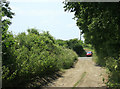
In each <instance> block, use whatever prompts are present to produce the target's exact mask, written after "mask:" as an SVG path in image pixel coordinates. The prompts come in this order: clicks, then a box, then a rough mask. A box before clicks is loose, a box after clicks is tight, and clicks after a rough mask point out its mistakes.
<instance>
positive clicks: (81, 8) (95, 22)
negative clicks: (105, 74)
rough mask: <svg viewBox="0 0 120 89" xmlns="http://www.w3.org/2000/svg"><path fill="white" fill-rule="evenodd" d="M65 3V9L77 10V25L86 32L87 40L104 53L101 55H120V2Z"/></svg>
mask: <svg viewBox="0 0 120 89" xmlns="http://www.w3.org/2000/svg"><path fill="white" fill-rule="evenodd" d="M64 3H65V6H64V8H65V11H70V12H75V17H74V18H76V21H77V23H76V24H77V26H78V27H79V28H80V29H81V30H82V33H84V37H85V41H86V42H88V43H89V42H90V43H91V44H92V45H93V47H94V48H95V49H96V52H97V54H98V55H99V54H100V55H102V56H100V55H99V57H106V56H114V57H116V56H118V54H119V52H120V50H119V45H120V41H119V40H120V35H119V33H120V29H119V24H118V22H119V12H120V9H119V8H120V6H119V3H100V2H98V3H80V2H75V3H71V2H64ZM114 53H115V54H114Z"/></svg>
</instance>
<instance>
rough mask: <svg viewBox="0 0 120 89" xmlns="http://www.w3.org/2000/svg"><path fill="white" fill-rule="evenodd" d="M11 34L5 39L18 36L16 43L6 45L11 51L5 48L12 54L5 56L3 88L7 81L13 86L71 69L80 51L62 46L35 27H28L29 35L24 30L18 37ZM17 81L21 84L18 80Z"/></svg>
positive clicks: (47, 33)
mask: <svg viewBox="0 0 120 89" xmlns="http://www.w3.org/2000/svg"><path fill="white" fill-rule="evenodd" d="M36 33H37V34H36ZM11 37H12V38H11V39H10V38H9V39H8V40H6V41H7V42H9V40H10V41H11V40H13V39H15V44H14V45H11V46H10V44H7V45H8V51H6V50H3V51H5V52H9V53H7V54H10V55H5V56H4V57H3V86H4V87H5V85H6V84H10V85H11V86H12V85H13V84H12V83H13V82H14V83H15V82H16V81H18V80H19V81H22V82H24V81H26V80H30V79H31V78H33V76H34V77H35V76H45V75H48V74H50V73H54V72H55V71H59V70H60V69H63V68H70V67H71V66H72V65H73V63H74V61H75V60H77V54H76V53H75V52H73V51H72V50H70V49H67V48H63V47H62V46H59V45H58V44H57V43H56V40H55V39H54V38H53V37H52V36H51V35H50V34H49V32H43V33H39V32H38V31H37V30H36V29H29V30H28V34H26V33H21V34H19V35H17V36H16V37H15V38H14V37H13V35H12V36H11ZM9 43H11V42H9ZM9 49H12V50H9ZM26 76H27V79H26ZM11 81H12V82H11ZM16 84H17V85H19V82H18V83H16ZM8 86H9V85H8Z"/></svg>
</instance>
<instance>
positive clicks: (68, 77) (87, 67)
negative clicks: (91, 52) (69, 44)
mask: <svg viewBox="0 0 120 89" xmlns="http://www.w3.org/2000/svg"><path fill="white" fill-rule="evenodd" d="M103 77H104V78H105V79H107V74H106V72H105V69H104V68H101V67H99V66H96V64H95V63H94V62H93V61H92V57H79V58H78V62H77V63H76V65H75V67H74V68H71V69H67V70H65V73H63V74H62V77H59V78H58V79H57V80H55V81H53V82H52V83H50V84H48V86H49V87H102V86H105V84H104V83H103Z"/></svg>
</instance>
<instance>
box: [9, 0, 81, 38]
mask: <svg viewBox="0 0 120 89" xmlns="http://www.w3.org/2000/svg"><path fill="white" fill-rule="evenodd" d="M9 1H10V7H11V8H12V11H13V12H14V13H15V16H14V17H13V19H12V25H11V26H10V27H9V31H12V33H13V34H18V33H21V32H26V31H27V29H28V28H36V29H38V31H39V32H40V31H49V32H50V34H51V35H52V36H54V37H55V38H56V39H63V40H69V39H73V38H79V34H80V33H79V28H78V27H77V26H76V21H75V20H73V19H72V18H73V17H74V13H70V12H65V11H64V8H63V6H64V4H63V3H62V2H63V0H9Z"/></svg>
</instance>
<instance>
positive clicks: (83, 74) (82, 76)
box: [72, 72, 87, 89]
mask: <svg viewBox="0 0 120 89" xmlns="http://www.w3.org/2000/svg"><path fill="white" fill-rule="evenodd" d="M86 73H87V72H83V73H82V75H81V78H80V79H79V80H78V81H77V82H76V83H75V84H74V86H73V88H72V89H74V88H75V87H76V86H77V85H78V84H79V83H80V82H81V81H82V80H83V78H84V77H85V75H86Z"/></svg>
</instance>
